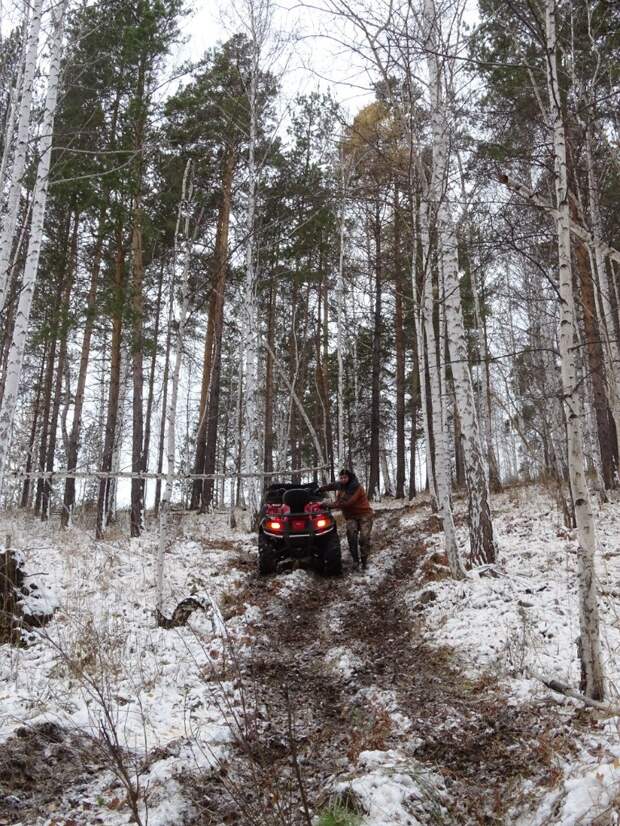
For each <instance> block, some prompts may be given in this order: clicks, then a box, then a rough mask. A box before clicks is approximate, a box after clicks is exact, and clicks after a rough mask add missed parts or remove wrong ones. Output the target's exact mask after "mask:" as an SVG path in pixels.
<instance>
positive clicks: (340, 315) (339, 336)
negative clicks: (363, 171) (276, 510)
mask: <svg viewBox="0 0 620 826" xmlns="http://www.w3.org/2000/svg"><path fill="white" fill-rule="evenodd" d="M343 155H344V153H343V154H342V155H341V158H340V169H341V193H340V197H341V201H340V249H339V255H338V282H337V286H336V354H337V358H338V458H337V460H336V464H337V465H338V467H339V468H342V467H344V466H345V452H344V362H343V351H342V348H343V346H344V296H345V289H344V247H345V215H346V210H345V191H346V173H345V165H344V156H343Z"/></svg>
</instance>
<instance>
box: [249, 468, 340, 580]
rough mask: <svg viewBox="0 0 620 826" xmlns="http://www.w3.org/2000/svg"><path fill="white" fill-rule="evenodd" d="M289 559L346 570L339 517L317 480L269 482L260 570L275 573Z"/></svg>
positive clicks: (334, 571)
mask: <svg viewBox="0 0 620 826" xmlns="http://www.w3.org/2000/svg"><path fill="white" fill-rule="evenodd" d="M285 559H304V560H309V561H310V562H311V564H312V566H313V567H314V569H315V570H316V571H318V573H320V574H323V575H324V576H338V575H339V574H341V573H342V559H341V557H340V538H339V536H338V530H337V528H336V520H335V519H334V517H333V516H332V514H331V513H330V511H329V509H328V508H326V507H325V505H323V504H321V494H320V493H319V489H318V486H317V485H315V484H309V485H300V484H284V483H282V482H274V483H273V484H271V485H269V487H268V488H267V490H266V492H265V496H264V498H263V504H262V507H261V511H260V517H259V526H258V573H259V574H260V575H266V574H275V573H276V571H277V570H278V564H279V563H280V562H282V561H283V560H285Z"/></svg>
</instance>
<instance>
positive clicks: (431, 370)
mask: <svg viewBox="0 0 620 826" xmlns="http://www.w3.org/2000/svg"><path fill="white" fill-rule="evenodd" d="M422 249H423V253H424V261H425V275H424V284H423V287H422V305H421V323H422V324H423V325H424V331H425V333H426V348H425V350H424V352H425V354H426V359H427V364H428V374H429V378H430V388H429V389H430V395H431V402H432V415H433V436H434V445H435V475H434V481H435V486H436V490H437V505H438V511H437V515H438V516H439V519H440V520H441V524H442V527H443V530H444V537H445V542H446V555H447V557H448V563H449V565H450V572H451V574H452V576H453V577H454V578H455V579H463V577H464V576H465V574H464V571H463V564H462V562H461V557H460V554H459V549H458V545H457V543H456V528H455V525H454V517H453V515H452V500H451V495H450V470H449V466H448V445H447V433H446V431H445V428H444V426H443V415H442V405H443V403H444V402H443V399H442V392H441V378H442V372H441V369H440V365H439V355H438V352H437V341H436V337H435V324H434V320H433V315H434V313H433V309H434V300H433V281H432V279H433V275H432V272H433V271H432V265H431V254H430V235H429V230H428V222H427V220H426V216H424V218H423V224H422ZM428 449H429V446H428V444H427V450H428ZM429 482H430V479H429Z"/></svg>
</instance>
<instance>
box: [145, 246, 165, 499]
mask: <svg viewBox="0 0 620 826" xmlns="http://www.w3.org/2000/svg"><path fill="white" fill-rule="evenodd" d="M163 289H164V262H163V260H162V263H161V267H160V271H159V283H158V285H157V300H156V302H155V326H154V328H153V346H152V348H151V365H150V368H149V384H148V393H147V398H146V414H145V416H144V448H143V452H144V461H143V466H144V470H145V471H147V470H148V467H149V454H150V450H151V423H152V420H153V403H154V399H155V372H156V370H157V344H158V342H159V327H160V323H161V302H162V294H163ZM144 491H145V492H144V497H145V498H146V480H145V482H144Z"/></svg>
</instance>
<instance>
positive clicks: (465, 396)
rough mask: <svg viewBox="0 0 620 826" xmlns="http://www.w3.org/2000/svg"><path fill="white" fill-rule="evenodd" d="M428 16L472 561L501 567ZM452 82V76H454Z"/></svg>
mask: <svg viewBox="0 0 620 826" xmlns="http://www.w3.org/2000/svg"><path fill="white" fill-rule="evenodd" d="M424 16H425V22H426V26H427V34H428V42H429V45H430V51H429V54H428V57H427V67H428V73H429V79H430V92H431V125H432V134H433V168H432V175H431V184H430V199H431V204H432V205H433V207H434V210H435V214H436V217H437V236H438V239H439V252H440V263H441V271H442V272H443V276H444V279H445V294H446V301H445V313H446V321H447V326H448V342H449V350H450V359H451V361H450V368H451V370H452V376H453V379H454V390H455V395H456V400H457V405H458V412H459V416H460V419H461V426H462V431H463V450H464V454H465V462H466V472H467V488H468V499H469V523H470V524H469V537H470V555H471V560H472V562H473V563H475V564H480V563H489V562H494V561H495V556H496V549H495V542H494V539H493V523H492V521H491V508H490V502H489V488H488V482H487V471H486V466H485V461H484V453H483V450H482V443H481V439H480V431H479V427H478V417H477V414H476V404H475V399H474V392H473V385H472V380H471V373H470V371H469V363H468V353H467V340H466V337H465V326H464V323H463V311H462V307H461V293H460V284H459V272H458V260H457V243H456V235H455V231H454V226H453V222H452V216H451V214H450V205H449V191H448V183H447V182H448V178H449V174H448V173H449V166H450V164H449V157H448V149H449V138H450V135H449V134H448V131H447V129H448V127H447V114H448V113H447V112H446V111H444V108H445V106H446V104H445V100H444V90H443V84H444V80H445V78H444V76H443V74H442V63H441V61H442V60H443V59H444V58H443V57H442V56H441V47H440V43H439V33H438V32H439V27H438V17H437V9H436V6H435V2H434V0H425V4H424ZM448 77H449V72H448Z"/></svg>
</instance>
